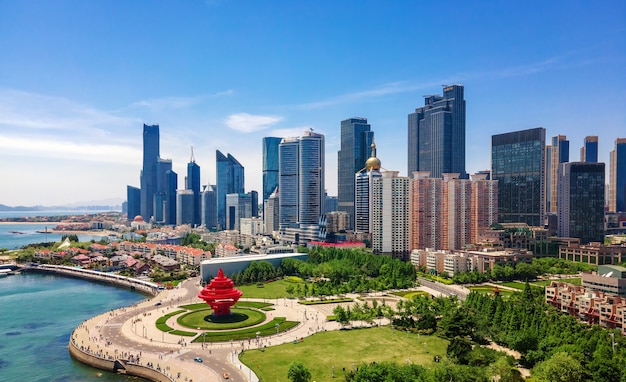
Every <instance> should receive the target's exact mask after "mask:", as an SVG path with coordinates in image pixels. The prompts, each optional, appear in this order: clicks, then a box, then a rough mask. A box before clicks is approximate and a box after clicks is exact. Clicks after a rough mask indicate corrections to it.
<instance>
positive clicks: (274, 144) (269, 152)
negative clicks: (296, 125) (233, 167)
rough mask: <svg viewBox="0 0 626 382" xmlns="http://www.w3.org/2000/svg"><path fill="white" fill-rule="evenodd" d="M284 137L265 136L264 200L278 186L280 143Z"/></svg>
mask: <svg viewBox="0 0 626 382" xmlns="http://www.w3.org/2000/svg"><path fill="white" fill-rule="evenodd" d="M280 141H282V138H276V137H265V138H263V200H262V201H263V202H264V201H265V200H266V199H267V198H269V197H270V195H271V194H272V192H274V190H276V187H278V145H280Z"/></svg>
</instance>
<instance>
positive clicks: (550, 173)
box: [544, 135, 569, 215]
mask: <svg viewBox="0 0 626 382" xmlns="http://www.w3.org/2000/svg"><path fill="white" fill-rule="evenodd" d="M565 162H569V141H568V140H567V137H566V136H565V135H557V136H556V137H552V145H550V146H547V147H546V181H545V187H546V195H545V197H544V198H545V202H546V208H545V212H546V213H547V214H551V215H556V213H557V211H558V184H559V180H560V179H561V177H560V174H559V171H560V170H561V166H560V165H561V163H565Z"/></svg>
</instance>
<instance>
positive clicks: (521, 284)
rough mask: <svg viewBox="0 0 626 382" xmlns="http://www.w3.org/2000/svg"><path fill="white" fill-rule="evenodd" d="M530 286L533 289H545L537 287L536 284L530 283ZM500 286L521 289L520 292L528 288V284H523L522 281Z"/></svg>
mask: <svg viewBox="0 0 626 382" xmlns="http://www.w3.org/2000/svg"><path fill="white" fill-rule="evenodd" d="M529 284H530V287H531V288H543V286H542V285H537V284H535V283H529ZM500 285H503V286H507V287H509V288H514V289H519V290H520V291H522V290H524V288H525V287H526V283H523V282H521V281H508V282H505V283H502V284H500Z"/></svg>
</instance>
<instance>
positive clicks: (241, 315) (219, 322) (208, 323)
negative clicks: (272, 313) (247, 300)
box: [177, 308, 265, 330]
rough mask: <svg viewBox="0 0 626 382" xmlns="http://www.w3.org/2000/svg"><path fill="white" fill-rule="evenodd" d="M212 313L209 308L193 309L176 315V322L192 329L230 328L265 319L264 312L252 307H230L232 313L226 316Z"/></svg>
mask: <svg viewBox="0 0 626 382" xmlns="http://www.w3.org/2000/svg"><path fill="white" fill-rule="evenodd" d="M212 313H213V310H211V309H205V310H194V311H193V312H190V313H187V314H184V315H182V316H180V317H178V319H177V322H178V323H179V324H180V325H182V326H185V327H188V328H192V329H196V328H197V329H206V330H230V329H239V328H245V327H247V326H252V325H256V324H260V323H261V322H263V321H264V320H265V314H263V313H261V312H259V311H258V310H252V309H242V308H232V309H231V313H232V314H231V315H230V316H226V317H213V316H211V314H212Z"/></svg>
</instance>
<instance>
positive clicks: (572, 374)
mask: <svg viewBox="0 0 626 382" xmlns="http://www.w3.org/2000/svg"><path fill="white" fill-rule="evenodd" d="M534 371H535V372H536V373H537V376H538V377H539V378H541V379H542V380H545V381H547V382H579V381H583V380H584V379H585V370H584V369H583V366H582V365H581V363H580V361H578V360H577V359H576V358H574V357H572V356H571V355H569V354H568V353H566V352H558V353H555V354H554V355H553V356H552V357H550V358H549V359H548V360H546V361H544V362H542V363H540V364H539V365H537V366H536V367H535V369H534Z"/></svg>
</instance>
